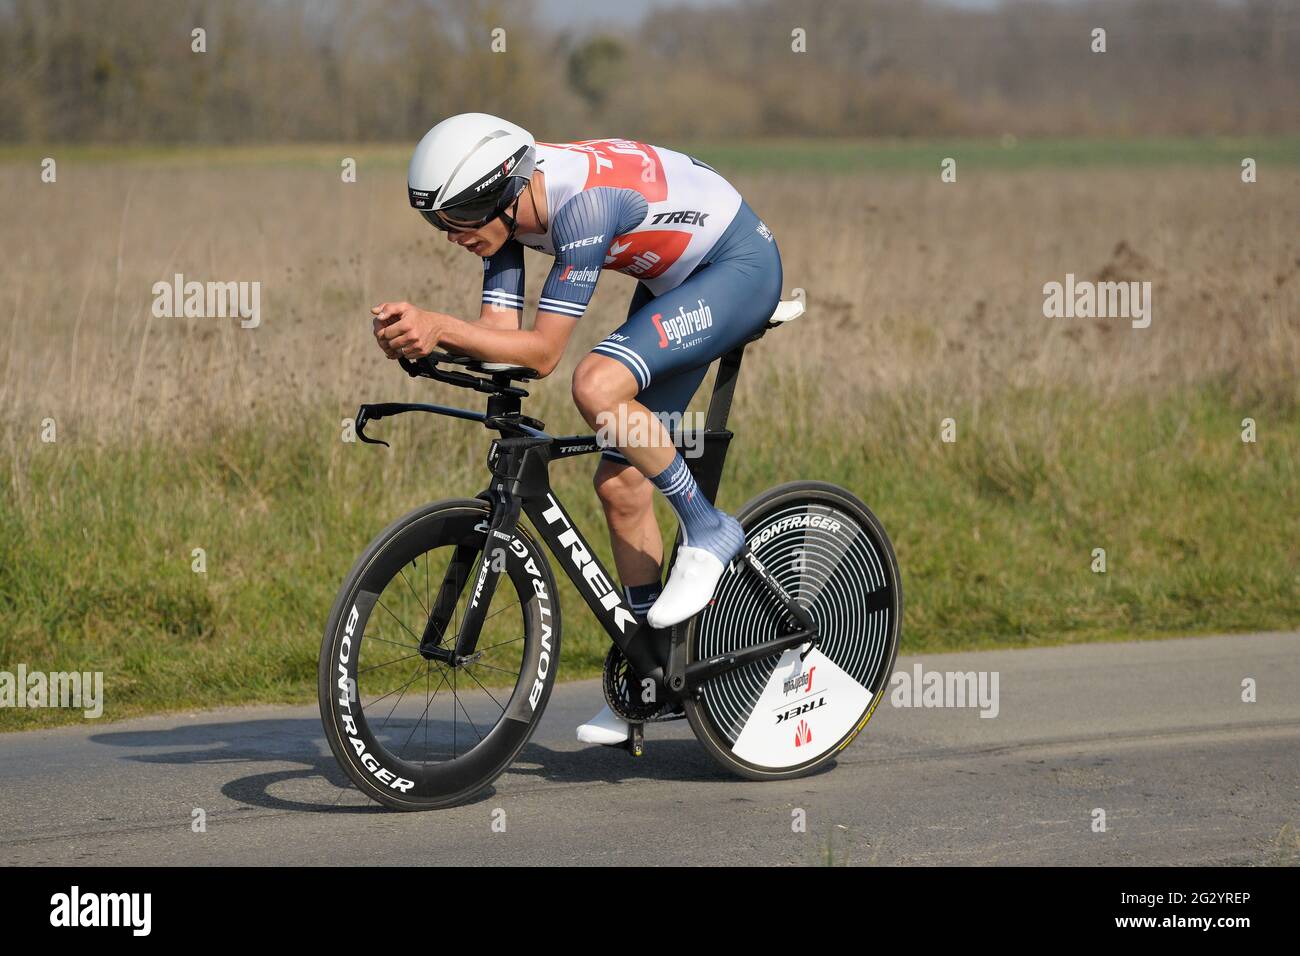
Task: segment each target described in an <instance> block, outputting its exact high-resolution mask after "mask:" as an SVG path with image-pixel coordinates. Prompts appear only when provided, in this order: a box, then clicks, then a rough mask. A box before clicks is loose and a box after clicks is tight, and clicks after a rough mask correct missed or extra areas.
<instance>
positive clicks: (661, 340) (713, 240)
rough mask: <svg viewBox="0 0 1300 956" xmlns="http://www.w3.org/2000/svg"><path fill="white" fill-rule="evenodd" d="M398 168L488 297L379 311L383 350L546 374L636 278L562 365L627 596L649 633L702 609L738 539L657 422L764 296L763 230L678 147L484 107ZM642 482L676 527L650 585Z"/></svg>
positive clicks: (730, 191) (767, 303) (766, 248)
mask: <svg viewBox="0 0 1300 956" xmlns="http://www.w3.org/2000/svg"><path fill="white" fill-rule="evenodd" d="M407 179H408V182H407V186H408V193H409V198H410V202H411V205H412V206H413V207H414V208H415V209H417V210H418V211H419V212H420V215H422V216H423V217H424V218H425V220H426V221H428V222H429V224H430V225H432V226H434V227H435V228H437V229H439V230H441V231H443V232H445V233H446V234H447V240H448V241H449V242H453V243H455V244H457V245H459V246H461V247H463V248H464V249H467V250H468V251H469V252H472V253H473V254H474V255H476V256H479V257H481V258H482V259H483V297H482V304H481V307H480V311H479V316H478V318H477V319H475V320H468V321H466V320H461V319H457V318H454V317H452V316H450V315H446V314H443V313H441V312H432V311H425V310H422V309H418V308H416V307H415V306H413V305H411V304H410V303H408V302H383V303H381V304H379V305H377V306H375V307H374V308H373V309H371V312H372V313H373V314H374V316H375V318H374V332H375V337H376V339H377V340H378V342H379V345H380V347H381V348H382V349H383V350H384V353H385V354H386V355H387V356H388V357H389V358H392V359H395V358H397V357H398V356H405V357H408V358H418V357H422V356H425V355H428V354H429V352H431V351H432V350H434V349H435V348H439V347H441V348H445V349H448V350H450V351H454V352H458V353H461V354H465V355H469V356H473V357H474V358H478V359H483V360H486V361H492V362H505V363H509V364H512V365H521V366H526V367H529V368H533V369H536V370H537V371H538V372H539V373H541V374H542V375H549V374H550V373H551V372H552V371H554V370H555V367H556V365H557V364H558V363H559V361H560V357H561V355H562V354H563V352H564V348H565V345H566V344H567V343H568V341H569V337H570V336H571V335H572V334H573V329H574V326H575V325H576V324H577V321H578V319H579V318H581V317H582V315H583V313H584V312H585V311H586V308H587V304H588V302H589V301H590V299H591V296H592V293H593V292H594V290H595V286H596V281H597V279H598V278H599V276H600V273H601V270H603V269H613V270H615V271H618V272H622V273H624V274H625V275H630V276H633V277H635V278H636V279H638V280H639V281H638V285H637V287H636V291H635V292H634V293H633V295H632V300H631V303H630V304H629V306H628V312H627V319H626V320H625V321H624V322H623V324H622V325H620V326H619V327H618V328H617V329H616V330H614V331H613V332H611V333H610V334H609V335H608V336H607V337H606V338H605V339H604V340H603V341H602V342H600V343H599V344H598V345H597V346H596V347H595V348H594V349H592V351H591V352H590V354H588V355H587V356H586V357H584V358H583V359H582V361H581V362H579V364H578V366H577V368H576V369H575V370H574V375H573V399H574V402H575V404H576V405H577V407H578V410H579V411H580V412H581V413H582V415H583V417H584V418H585V419H586V421H587V423H588V424H589V425H591V426H592V427H593V428H596V429H598V434H600V435H602V436H603V437H604V438H605V444H606V448H605V450H604V451H603V453H602V454H601V461H600V464H599V465H598V467H597V468H596V473H595V478H594V481H595V486H596V492H597V494H598V496H599V498H600V501H601V505H602V507H603V509H604V512H605V517H606V520H607V522H608V524H609V530H610V542H611V545H612V549H613V553H614V563H615V565H616V567H617V568H618V573H619V577H620V579H621V581H622V584H623V587H624V596H625V598H626V600H627V602H628V604H629V605H630V606H631V608H632V610H633V612H634V613H635V614H636V615H637V616H638V618H641V619H643V620H646V621H648V622H649V624H650V625H651V626H653V627H669V626H671V625H673V624H676V623H678V622H680V621H684V620H686V619H687V618H689V617H691V616H692V615H694V614H696V613H697V612H699V611H700V610H701V609H702V608H703V607H704V606H705V605H706V604H708V602H709V600H710V599H711V598H712V597H713V591H714V588H715V587H716V586H717V583H718V581H719V579H720V578H721V576H722V573H723V571H724V570H725V568H726V566H727V563H728V562H729V561H730V560H731V559H732V558H733V557H735V555H736V554H737V553H738V552H739V551H740V550H741V548H742V547H743V545H744V534H743V532H742V530H741V528H740V525H739V523H738V522H737V521H736V520H735V519H734V518H732V517H731V516H730V515H727V514H725V513H723V512H722V511H720V510H718V509H717V508H715V507H714V506H713V505H712V503H711V502H709V501H708V500H706V499H705V497H704V495H703V494H702V493H701V492H700V489H699V487H698V486H697V485H696V483H695V479H694V478H693V477H692V475H691V472H690V470H689V469H688V468H687V465H686V461H685V459H684V458H683V457H682V455H681V453H680V452H679V451H678V450H677V447H676V445H675V444H674V438H675V435H674V433H673V432H674V430H673V429H672V428H671V427H668V425H669V424H671V423H676V422H680V421H681V417H682V413H684V412H685V410H686V405H687V403H688V402H689V401H690V399H691V396H692V395H693V394H694V393H695V391H696V389H697V388H698V387H699V385H700V382H701V381H702V380H703V379H704V376H705V373H706V372H707V371H708V367H709V365H710V363H711V362H712V361H713V360H714V359H716V358H717V357H718V356H720V355H722V354H723V353H725V352H727V351H729V350H730V349H732V348H733V347H735V346H736V345H738V344H740V343H741V342H744V341H745V340H747V339H748V338H749V337H750V336H752V335H753V334H754V333H756V332H757V331H759V330H760V329H761V328H762V327H763V326H764V324H765V323H766V322H767V320H768V319H769V318H770V317H771V315H772V312H773V310H774V309H775V308H776V305H777V303H778V301H779V300H780V292H781V256H780V253H779V251H778V250H777V246H776V243H775V241H774V240H773V238H772V233H771V231H770V230H769V229H768V227H767V226H766V225H765V224H764V223H763V222H762V221H761V220H760V219H759V218H758V216H756V215H755V214H754V212H753V210H751V209H750V208H749V206H748V204H747V203H746V202H745V201H744V200H743V199H742V198H741V196H740V194H739V193H738V192H737V191H736V190H735V189H734V188H733V187H732V186H731V185H730V184H729V183H728V182H727V181H726V180H725V179H723V178H722V176H720V175H719V174H718V173H717V172H715V171H714V170H713V169H711V168H710V167H708V166H706V165H705V164H704V163H701V162H699V161H698V160H695V159H692V158H691V157H689V156H686V155H684V154H682V153H678V152H674V151H672V150H667V149H662V148H660V147H657V146H650V145H648V144H645V143H639V142H635V141H632V140H624V139H604V140H587V141H583V142H577V143H537V142H535V141H534V139H533V137H532V135H531V134H530V133H529V132H528V131H527V130H524V129H522V128H521V127H519V126H516V125H515V124H513V123H510V122H507V121H505V120H502V119H498V118H496V117H493V116H488V115H486V114H483V113H463V114H461V115H458V116H452V117H450V118H449V119H446V120H443V121H442V122H441V123H439V124H438V125H436V126H434V127H433V129H431V130H429V132H428V133H427V134H426V135H425V136H424V138H423V139H421V140H420V142H419V144H418V145H417V146H416V148H415V153H414V155H413V156H412V157H411V164H410V168H409V170H408V176H407ZM524 246H528V247H529V248H532V249H536V250H539V251H541V252H543V253H545V254H546V255H549V256H554V257H555V263H554V265H553V266H552V267H551V271H550V274H549V275H548V276H547V278H546V282H545V285H544V286H543V287H542V293H541V299H540V301H539V303H538V309H537V316H536V320H535V321H534V323H533V327H532V328H531V329H525V328H523V327H522V322H521V318H522V310H523V306H524V252H523V247H524ZM655 488H657V489H659V491H660V492H661V493H662V494H663V495H664V496H665V497H666V498H667V499H668V502H669V504H670V505H671V506H672V508H673V510H674V511H675V512H676V514H677V517H678V520H679V521H680V523H681V529H682V537H683V540H682V546H681V547H680V548H679V549H678V551H677V560H676V561H675V562H674V564H673V568H672V570H671V572H670V574H669V578H668V582H667V584H666V585H664V586H662V588H661V585H660V580H661V575H662V571H661V565H662V561H663V543H662V538H661V537H660V533H659V527H658V524H657V523H656V521H655V517H654V511H653V508H652V504H653V496H654V489H655ZM627 735H628V725H627V723H626V722H625V721H623V720H621V719H620V718H619V717H618V716H617V715H615V714H614V713H612V712H611V711H610V709H609V708H608V706H606V707H605V708H604V709H603V710H602V711H601V712H600V713H599V714H597V715H596V717H594V718H592V720H590V721H588V722H587V723H585V724H583V725H582V726H580V727H579V728H578V739H579V740H581V741H584V742H588V743H601V744H620V743H623V742H624V741H625V740H626V739H627Z"/></svg>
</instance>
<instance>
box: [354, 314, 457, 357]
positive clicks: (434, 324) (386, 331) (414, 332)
mask: <svg viewBox="0 0 1300 956" xmlns="http://www.w3.org/2000/svg"><path fill="white" fill-rule="evenodd" d="M370 311H371V312H373V313H374V315H375V326H376V328H375V338H376V339H378V340H379V345H380V347H381V348H382V349H383V350H384V354H385V355H387V356H388V357H389V358H397V357H399V356H401V357H403V358H408V359H414V358H423V357H424V356H426V355H428V354H429V353H430V352H432V351H433V350H434V349H436V348H437V347H438V340H439V337H440V336H441V335H442V331H443V329H444V328H445V326H446V321H447V316H445V315H443V314H442V313H440V312H425V311H424V310H423V309H417V308H416V307H415V306H413V305H411V303H409V302H383V303H380V304H379V305H377V306H375V307H374V308H373V309H371V310H370Z"/></svg>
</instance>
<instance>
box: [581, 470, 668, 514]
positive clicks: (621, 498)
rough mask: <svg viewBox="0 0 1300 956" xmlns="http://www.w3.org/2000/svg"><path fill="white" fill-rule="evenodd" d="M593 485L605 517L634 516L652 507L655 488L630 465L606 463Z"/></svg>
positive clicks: (597, 471) (596, 475)
mask: <svg viewBox="0 0 1300 956" xmlns="http://www.w3.org/2000/svg"><path fill="white" fill-rule="evenodd" d="M592 484H594V485H595V486H596V495H597V497H599V498H600V503H601V504H602V505H603V506H604V508H605V512H606V514H613V515H620V516H621V515H627V516H634V515H638V514H640V513H641V512H643V511H644V510H645V509H646V508H650V507H653V502H654V486H653V485H652V484H650V482H649V481H648V480H647V479H646V477H645V476H644V475H643V474H641V472H639V471H637V470H636V469H635V468H634V467H632V466H631V465H625V464H623V463H622V462H616V461H610V460H608V459H603V460H602V461H601V463H600V467H599V468H597V469H596V474H595V475H594V476H593V477H592Z"/></svg>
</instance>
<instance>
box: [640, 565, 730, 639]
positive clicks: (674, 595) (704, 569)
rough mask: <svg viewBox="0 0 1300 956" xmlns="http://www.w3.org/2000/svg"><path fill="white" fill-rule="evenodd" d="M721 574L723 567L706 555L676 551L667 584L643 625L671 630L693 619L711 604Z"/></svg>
mask: <svg viewBox="0 0 1300 956" xmlns="http://www.w3.org/2000/svg"><path fill="white" fill-rule="evenodd" d="M725 570H727V566H726V565H725V564H723V563H722V562H721V561H719V560H718V558H717V556H716V555H714V554H713V553H712V552H710V551H706V550H704V549H703V548H691V547H681V548H678V549H677V558H676V560H675V561H673V570H672V572H671V573H670V574H669V575H668V584H667V585H666V586H665V587H664V590H663V593H662V594H660V595H659V600H657V601H655V603H654V605H653V606H652V607H651V608H650V611H649V612H648V613H647V614H646V617H645V619H646V622H647V623H648V624H649V625H650V626H651V627H655V628H661V627H672V626H673V625H674V624H680V623H681V622H682V621H684V620H686V619H687V618H689V617H694V616H695V615H696V614H698V613H699V612H700V611H702V610H704V606H705V605H706V604H708V603H709V601H711V600H713V592H714V590H715V589H716V588H717V586H718V581H720V580H721V579H722V572H723V571H725Z"/></svg>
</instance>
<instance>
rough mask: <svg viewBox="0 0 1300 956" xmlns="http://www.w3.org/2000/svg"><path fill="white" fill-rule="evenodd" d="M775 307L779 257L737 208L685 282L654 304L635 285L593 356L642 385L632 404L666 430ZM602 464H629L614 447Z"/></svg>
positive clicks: (748, 212)
mask: <svg viewBox="0 0 1300 956" xmlns="http://www.w3.org/2000/svg"><path fill="white" fill-rule="evenodd" d="M780 301H781V253H780V250H778V249H777V246H776V240H775V239H773V238H772V232H771V230H770V229H768V228H767V226H766V225H765V224H764V223H763V221H762V220H760V219H759V218H758V216H757V215H755V214H754V211H753V210H752V209H750V208H749V204H748V203H745V202H742V203H741V204H740V210H739V211H738V212H737V213H736V217H735V219H733V220H732V221H731V225H729V226H728V227H727V230H726V232H724V233H723V234H722V236H721V238H719V239H718V242H717V244H716V245H715V246H714V247H713V249H712V250H710V251H709V254H708V255H707V256H705V258H704V261H703V262H701V263H700V265H699V266H698V267H697V268H696V269H695V271H694V272H692V273H691V274H690V276H689V277H687V279H686V281H684V282H683V283H682V284H681V285H679V286H677V287H676V288H675V289H670V290H669V291H668V292H665V293H663V294H662V295H660V296H658V297H655V296H653V295H652V294H651V293H650V290H649V289H647V288H646V287H645V285H643V284H638V285H637V289H636V292H635V293H634V294H633V295H632V301H631V303H630V304H629V306H628V313H627V320H626V321H624V323H623V324H622V325H620V326H619V327H618V328H617V329H615V330H614V331H613V332H611V333H610V334H609V335H608V336H606V337H605V339H604V340H603V341H602V342H601V343H600V344H599V345H597V346H596V347H595V348H594V349H592V352H594V353H597V354H599V355H605V356H608V357H609V358H612V359H614V360H615V361H617V362H621V363H622V364H623V365H624V366H625V367H626V368H627V369H628V371H630V372H631V373H632V375H633V376H635V378H636V380H637V383H638V384H639V385H640V390H639V391H638V392H637V396H636V397H637V401H639V402H640V403H641V404H643V405H645V406H646V407H647V408H648V409H650V411H652V412H655V413H656V414H659V415H660V416H661V417H664V418H667V421H666V422H665V424H668V423H669V422H674V423H675V422H680V421H681V415H682V413H683V412H685V411H686V406H687V404H688V403H689V402H690V400H691V397H692V396H693V395H694V394H695V391H696V389H698V388H699V387H700V383H701V382H702V381H704V376H705V375H706V374H707V373H708V371H709V365H710V364H711V363H712V362H713V360H714V359H716V358H718V357H719V356H721V355H723V354H725V353H727V352H729V351H731V350H732V349H733V348H735V347H736V346H737V345H740V344H741V343H742V342H745V341H746V340H748V339H749V338H750V337H751V336H753V335H755V334H756V333H757V332H758V331H759V330H761V329H762V328H763V326H764V325H765V324H766V323H767V321H768V320H769V319H770V318H771V317H772V313H773V312H774V311H775V310H776V306H777V303H778V302H780ZM670 430H675V429H671V428H670ZM601 457H602V458H604V459H606V460H610V461H618V462H626V461H627V459H626V458H624V457H623V455H622V454H620V453H619V452H618V451H616V450H614V449H612V448H611V449H606V450H605V451H604V452H603V453H602V455H601Z"/></svg>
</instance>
